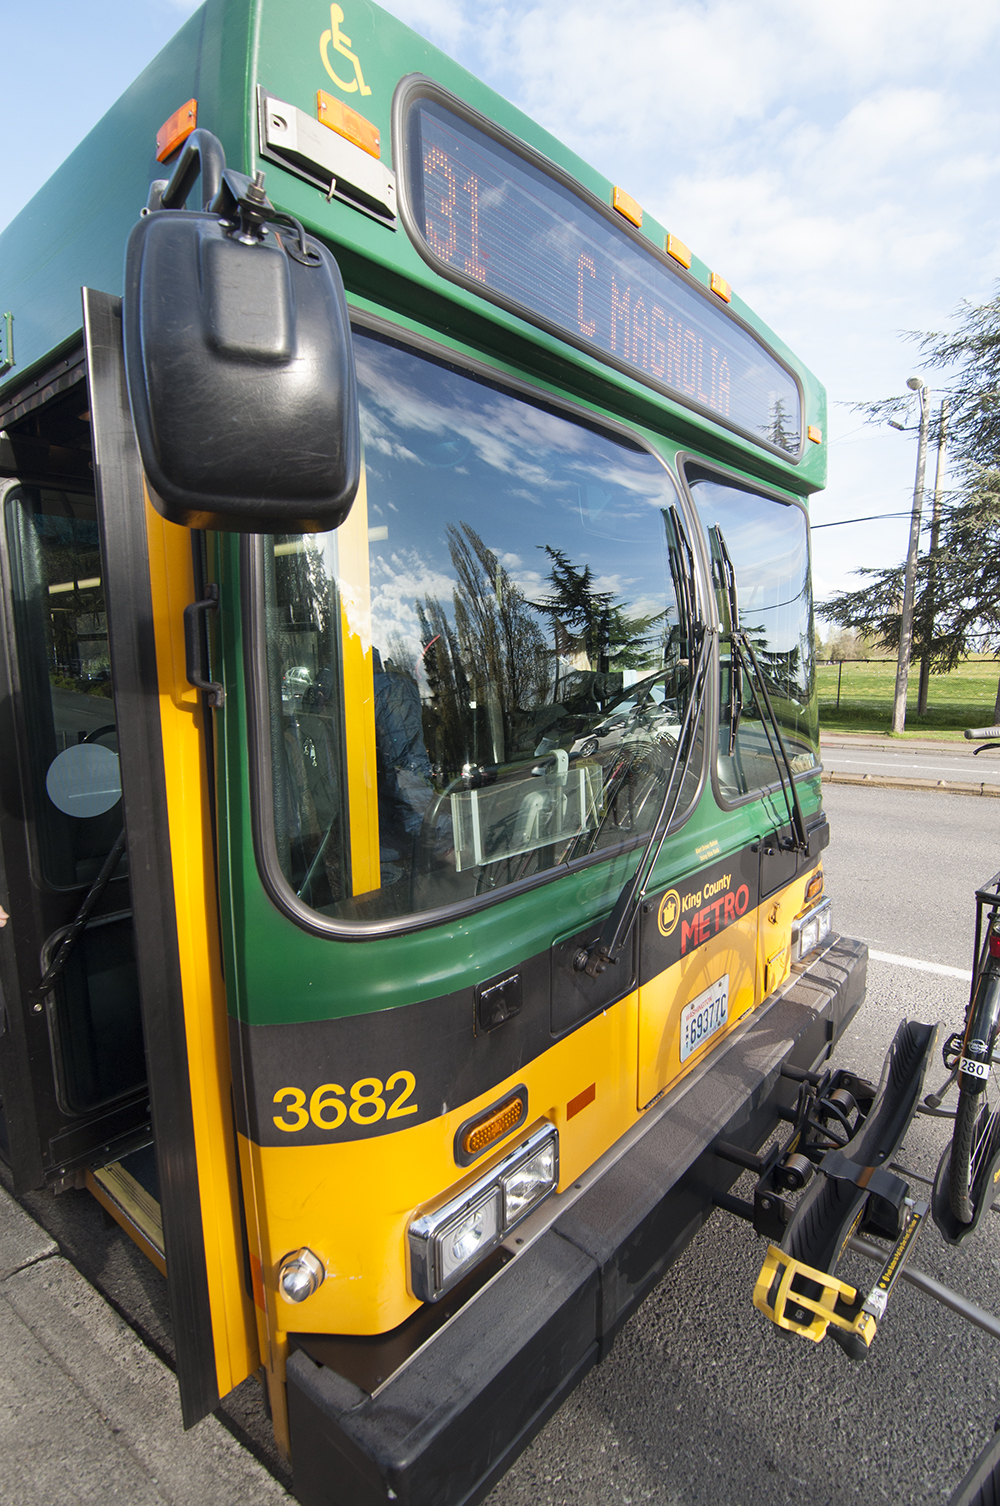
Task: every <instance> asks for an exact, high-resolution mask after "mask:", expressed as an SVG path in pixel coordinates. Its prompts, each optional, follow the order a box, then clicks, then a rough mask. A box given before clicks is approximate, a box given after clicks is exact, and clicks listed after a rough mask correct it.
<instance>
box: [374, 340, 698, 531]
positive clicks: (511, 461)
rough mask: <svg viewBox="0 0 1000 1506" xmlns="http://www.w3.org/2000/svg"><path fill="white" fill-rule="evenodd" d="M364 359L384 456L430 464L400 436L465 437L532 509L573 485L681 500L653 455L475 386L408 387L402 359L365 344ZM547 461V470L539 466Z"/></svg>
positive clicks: (377, 443) (657, 501)
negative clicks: (541, 496) (546, 495)
mask: <svg viewBox="0 0 1000 1506" xmlns="http://www.w3.org/2000/svg"><path fill="white" fill-rule="evenodd" d="M356 359H357V366H358V377H359V381H360V383H361V385H362V387H363V389H364V400H363V403H362V411H363V414H364V422H363V428H364V434H365V442H366V444H369V445H371V446H372V447H373V448H374V449H376V450H377V451H378V452H379V453H381V454H386V455H392V456H393V457H394V458H399V459H414V460H415V461H416V463H418V464H421V465H423V464H424V463H425V462H424V461H423V460H422V459H421V457H420V456H419V454H416V455H415V454H413V452H412V450H411V449H408V448H407V447H406V446H403V445H402V444H401V443H400V440H399V438H398V437H397V435H398V430H399V429H400V428H402V429H406V430H409V431H410V432H411V433H416V434H423V435H425V436H428V437H434V438H441V437H443V436H445V435H448V436H455V435H459V436H461V437H462V438H463V439H465V440H467V441H468V443H469V444H470V445H471V446H472V447H473V449H474V450H475V452H476V454H477V456H478V458H479V459H480V460H481V461H482V462H483V463H484V464H486V465H488V466H490V467H491V468H492V469H494V470H496V471H499V472H502V473H503V474H505V475H506V476H509V477H511V478H514V479H515V480H516V481H519V482H521V483H522V487H528V488H530V490H529V491H527V492H525V491H524V490H523V489H519V494H520V495H522V496H526V498H527V499H530V500H532V501H535V500H537V493H538V491H539V490H545V491H549V490H551V489H553V488H555V489H556V490H557V491H558V490H560V489H562V488H564V487H565V486H566V484H567V482H570V483H575V484H580V483H585V484H588V485H591V486H593V485H595V484H600V483H603V484H604V485H606V486H607V487H608V488H609V489H611V490H612V491H613V492H615V493H618V494H621V493H622V492H626V493H632V494H634V495H635V496H637V497H639V498H641V499H642V500H643V501H644V502H646V503H647V504H648V505H651V506H655V507H663V506H666V505H668V504H669V503H670V502H672V501H674V500H675V495H676V494H675V491H674V487H673V484H672V482H671V480H670V477H669V474H668V472H667V471H666V470H665V469H663V468H662V467H661V465H660V464H659V463H658V462H657V461H656V460H654V459H653V457H652V456H651V455H649V454H647V453H646V452H630V451H629V450H628V449H626V448H624V447H622V446H619V445H617V444H615V443H613V442H612V441H610V440H604V439H602V438H601V437H600V436H598V435H595V434H594V433H593V432H592V431H590V430H589V429H586V428H584V427H583V426H582V425H579V424H575V423H572V422H569V421H567V420H566V419H565V418H563V417H562V416H559V415H556V414H554V413H548V412H546V411H545V410H544V409H543V408H536V407H534V406H533V405H531V404H529V403H524V402H521V401H520V400H518V399H516V398H513V397H508V396H507V395H506V394H504V393H498V392H493V391H491V390H490V389H488V388H483V387H480V386H479V385H478V384H476V383H473V382H471V381H460V380H455V381H453V382H447V381H442V382H441V383H440V384H434V383H425V384H424V385H423V386H422V387H418V386H417V385H416V384H413V383H410V382H409V381H407V375H406V367H405V365H404V366H401V365H400V363H399V361H398V357H396V356H395V353H394V352H392V351H391V350H387V349H385V348H384V347H381V346H379V345H377V344H374V343H371V344H370V343H369V342H367V341H363V340H359V341H358V342H357V349H356ZM425 369H426V368H425ZM433 369H434V368H431V370H433ZM438 385H440V387H441V388H442V396H440V397H439V396H437V395H436V387H437V386H438ZM539 455H542V456H544V461H545V463H544V464H540V463H539V462H538V460H537V459H535V458H534V457H536V456H539ZM633 455H634V459H633ZM630 462H631V463H630Z"/></svg>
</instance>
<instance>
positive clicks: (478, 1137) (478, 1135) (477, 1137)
mask: <svg viewBox="0 0 1000 1506" xmlns="http://www.w3.org/2000/svg"><path fill="white" fill-rule="evenodd" d="M525 1111H526V1105H525V1101H524V1097H523V1096H522V1095H521V1094H518V1096H517V1097H516V1098H508V1099H507V1101H506V1103H502V1104H501V1105H500V1107H499V1108H498V1109H494V1110H493V1112H492V1113H491V1114H489V1115H488V1116H487V1117H486V1118H485V1119H480V1120H478V1121H477V1122H476V1123H475V1124H470V1126H469V1128H468V1129H467V1130H466V1132H465V1134H464V1135H463V1136H462V1150H463V1151H464V1152H465V1154H466V1155H467V1156H478V1155H480V1154H481V1153H482V1151H484V1150H485V1149H486V1148H487V1146H489V1145H493V1144H494V1143H495V1141H497V1140H502V1139H503V1137H504V1135H509V1134H510V1132H511V1130H512V1129H516V1128H517V1126H518V1125H519V1124H520V1122H521V1120H522V1119H523V1118H524V1115H525Z"/></svg>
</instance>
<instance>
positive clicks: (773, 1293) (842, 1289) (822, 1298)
mask: <svg viewBox="0 0 1000 1506" xmlns="http://www.w3.org/2000/svg"><path fill="white" fill-rule="evenodd" d="M797 1276H801V1277H802V1278H803V1279H804V1280H806V1281H811V1282H814V1283H815V1285H816V1286H818V1287H820V1288H821V1291H820V1295H819V1297H818V1298H817V1297H806V1296H803V1295H802V1293H801V1292H793V1291H792V1282H793V1281H794V1280H795V1278H796V1277H797ZM838 1300H842V1301H843V1302H844V1303H845V1304H846V1305H847V1306H849V1307H850V1306H853V1305H854V1303H856V1302H857V1300H858V1293H857V1289H856V1288H855V1287H853V1286H849V1285H848V1283H847V1282H846V1281H838V1280H837V1278H836V1276H831V1275H830V1274H829V1272H827V1271H817V1270H815V1269H814V1267H813V1266H811V1265H806V1264H805V1263H804V1262H803V1261H801V1260H795V1259H793V1258H792V1256H791V1255H786V1254H785V1252H784V1250H780V1249H779V1248H778V1246H777V1245H769V1246H768V1249H767V1257H766V1259H765V1261H764V1265H763V1267H762V1269H761V1273H760V1275H759V1276H758V1277H757V1284H756V1286H755V1287H754V1289H753V1305H754V1307H756V1308H757V1309H758V1310H759V1311H760V1312H762V1313H763V1314H764V1316H765V1317H767V1318H770V1319H771V1322H772V1323H776V1324H777V1326H778V1327H779V1328H785V1329H788V1330H789V1331H790V1332H791V1333H798V1334H801V1335H802V1337H803V1338H804V1339H812V1341H813V1343H814V1344H818V1343H819V1341H820V1339H822V1338H823V1337H824V1336H825V1334H826V1331H827V1329H828V1328H829V1326H830V1324H831V1323H832V1324H833V1325H834V1327H835V1328H843V1329H845V1330H846V1331H847V1332H848V1333H854V1334H857V1335H858V1337H859V1338H860V1339H862V1340H863V1342H864V1344H865V1345H866V1346H868V1345H870V1344H871V1341H872V1339H873V1338H874V1337H875V1327H876V1324H875V1319H874V1317H873V1316H872V1315H871V1313H866V1312H864V1311H861V1312H859V1313H857V1314H856V1316H854V1317H845V1316H844V1315H843V1314H841V1313H838V1312H837V1310H836V1308H837V1302H838ZM790 1307H792V1308H797V1309H799V1310H800V1311H801V1312H808V1313H811V1314H812V1317H811V1318H810V1319H809V1321H808V1322H803V1321H802V1319H801V1318H795V1317H792V1316H791V1315H790V1313H789V1312H788V1309H789V1308H790Z"/></svg>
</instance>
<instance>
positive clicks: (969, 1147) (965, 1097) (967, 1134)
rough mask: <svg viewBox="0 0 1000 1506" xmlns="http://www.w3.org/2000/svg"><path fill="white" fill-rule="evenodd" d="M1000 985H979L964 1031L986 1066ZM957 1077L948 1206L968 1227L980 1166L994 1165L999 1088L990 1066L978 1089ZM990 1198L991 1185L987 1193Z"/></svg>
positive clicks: (986, 980) (990, 981) (988, 979)
mask: <svg viewBox="0 0 1000 1506" xmlns="http://www.w3.org/2000/svg"><path fill="white" fill-rule="evenodd" d="M998 988H1000V980H997V979H996V978H995V977H992V976H990V975H984V976H982V977H981V979H980V988H979V991H978V996H977V999H976V1002H975V1006H974V1008H973V1012H972V1018H971V1020H970V1022H969V1026H968V1029H967V1030H966V1035H965V1042H963V1046H962V1050H963V1055H964V1053H965V1050H966V1042H972V1041H977V1042H978V1041H981V1042H983V1047H984V1049H983V1051H982V1052H981V1053H980V1052H979V1051H977V1052H976V1053H975V1054H976V1055H977V1056H979V1055H980V1054H981V1055H983V1056H984V1058H985V1060H986V1061H987V1062H990V1058H991V1056H992V1050H993V1043H994V1039H995V1036H996V1030H997V1008H998V1002H1000V995H998ZM963 1076H964V1074H963V1073H961V1072H960V1073H959V1090H958V1108H957V1110H956V1113H955V1129H954V1133H953V1135H952V1140H951V1157H950V1166H949V1173H950V1186H949V1190H948V1201H949V1203H950V1205H951V1211H952V1213H953V1214H954V1215H955V1218H956V1219H957V1220H958V1222H959V1223H960V1224H971V1223H972V1222H973V1221H974V1220H975V1217H976V1202H975V1198H974V1196H973V1194H974V1193H975V1190H976V1179H977V1177H978V1176H979V1174H980V1172H981V1171H982V1169H983V1167H984V1165H986V1163H987V1162H989V1161H991V1160H992V1159H993V1156H994V1153H995V1150H996V1145H997V1139H998V1135H1000V1084H998V1083H997V1082H996V1079H995V1077H994V1073H993V1070H992V1064H990V1070H989V1075H988V1076H987V1078H986V1079H985V1082H983V1083H982V1085H981V1086H980V1085H978V1084H977V1086H976V1087H974V1088H973V1087H970V1086H966V1084H965V1083H964V1082H962V1077H963ZM986 1192H987V1195H990V1193H991V1192H992V1185H991V1186H990V1188H989V1189H986Z"/></svg>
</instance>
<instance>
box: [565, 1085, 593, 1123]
mask: <svg viewBox="0 0 1000 1506" xmlns="http://www.w3.org/2000/svg"><path fill="white" fill-rule="evenodd" d="M596 1097H597V1084H596V1082H592V1083H591V1084H590V1087H589V1088H584V1090H583V1092H582V1093H577V1095H576V1097H575V1098H571V1099H570V1101H569V1103H568V1104H567V1105H566V1118H567V1119H575V1118H576V1116H577V1114H579V1113H580V1112H581V1110H582V1109H585V1108H586V1107H587V1105H588V1104H591V1103H593V1101H594V1099H595V1098H596Z"/></svg>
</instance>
